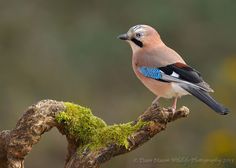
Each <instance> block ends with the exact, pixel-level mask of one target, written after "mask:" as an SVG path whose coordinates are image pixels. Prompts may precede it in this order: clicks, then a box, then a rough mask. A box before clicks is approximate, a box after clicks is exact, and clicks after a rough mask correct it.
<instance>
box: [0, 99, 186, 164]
mask: <svg viewBox="0 0 236 168" xmlns="http://www.w3.org/2000/svg"><path fill="white" fill-rule="evenodd" d="M65 108H66V107H65V106H64V103H63V102H59V101H54V100H43V101H40V102H38V103H37V104H36V105H32V106H30V107H29V108H28V110H27V111H26V112H25V113H24V115H23V116H22V117H21V118H20V119H19V121H18V122H17V124H16V127H15V128H14V129H13V130H4V131H1V132H0V168H7V167H8V168H23V167H24V158H25V156H26V155H28V154H29V152H30V151H31V150H32V147H33V145H34V144H36V143H38V142H39V140H40V137H41V136H42V134H43V133H45V132H47V131H49V130H50V129H51V128H52V127H57V128H58V129H59V131H60V132H61V133H62V134H65V135H66V136H67V140H68V153H67V158H66V161H65V162H66V163H65V167H66V168H80V167H84V168H85V167H86V168H88V167H99V166H100V165H101V164H102V163H104V162H106V161H108V160H110V159H111V158H112V157H114V156H117V155H121V154H124V153H127V152H130V151H132V150H134V149H136V148H138V147H139V146H140V145H142V144H143V143H145V142H146V141H148V140H149V139H150V138H152V137H153V136H154V135H156V134H157V133H159V132H160V131H162V130H164V129H165V128H166V125H167V123H168V122H171V121H174V120H176V119H179V118H182V117H186V116H187V115H188V114H189V110H188V109H187V108H186V107H182V108H181V109H179V110H178V111H176V112H175V113H174V112H173V111H172V110H168V109H165V108H160V107H159V106H157V105H152V106H151V107H149V108H148V109H147V110H146V111H145V112H144V113H143V114H142V115H140V116H139V117H138V119H137V120H135V121H133V122H132V124H134V125H135V124H136V123H137V121H139V120H142V121H148V122H149V123H151V124H148V125H146V126H144V127H142V128H141V129H139V130H137V131H136V132H134V133H133V134H132V135H131V136H129V138H128V141H129V147H128V148H127V147H125V146H120V145H117V144H116V143H114V144H107V145H105V146H106V147H103V148H100V149H98V150H95V151H86V152H83V153H82V154H78V153H77V152H76V149H77V148H78V144H77V143H76V141H75V140H74V139H73V138H72V137H71V135H67V134H66V131H64V128H63V126H62V125H60V124H58V123H57V122H56V120H55V116H56V115H57V114H58V113H60V112H62V111H64V110H65Z"/></svg>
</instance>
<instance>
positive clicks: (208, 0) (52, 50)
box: [0, 0, 236, 168]
mask: <svg viewBox="0 0 236 168" xmlns="http://www.w3.org/2000/svg"><path fill="white" fill-rule="evenodd" d="M235 17H236V1H235V0H224V1H212V0H192V1H189V0H181V1H177V0H175V1H174V0H173V1H164V0H150V1H144V0H136V1H127V0H119V1H115V0H113V1H111V0H100V1H98V0H97V1H95V0H94V1H91V0H86V1H85V0H77V1H75V0H71V1H66V0H57V1H56V0H50V1H43V0H33V1H32V0H31V1H30V0H28V1H27V0H22V1H17V0H0V58H1V59H0V77H1V80H0V93H1V94H0V114H1V120H0V128H1V130H3V129H11V128H13V127H14V125H15V124H16V122H17V120H18V118H19V117H20V116H21V115H22V114H23V112H24V111H25V110H26V108H27V107H28V106H29V105H31V104H33V103H36V102H37V101H39V100H42V99H56V100H63V101H72V102H74V103H78V104H80V105H83V106H88V107H90V108H92V110H93V112H94V114H95V115H97V116H99V117H101V118H103V119H104V120H105V121H106V122H107V123H109V124H113V123H120V122H127V121H130V120H133V119H135V118H136V117H137V116H138V115H140V114H141V113H142V112H143V111H144V110H145V109H146V108H147V107H148V106H149V105H150V103H151V102H152V100H153V99H154V98H155V97H154V95H153V94H152V93H150V92H149V91H148V90H147V89H146V88H145V87H144V86H143V85H142V84H141V83H140V82H139V81H138V79H137V78H136V77H135V75H134V73H133V71H132V68H131V49H130V47H129V46H128V44H126V43H124V42H122V41H119V40H117V39H116V36H117V35H118V34H120V33H124V32H126V31H127V30H128V29H129V28H130V27H131V26H133V25H136V24H148V25H151V26H153V27H155V28H156V29H157V30H158V31H159V33H160V34H161V36H162V39H163V41H164V42H165V43H166V44H167V45H168V46H170V47H171V48H174V49H175V50H176V51H177V52H178V53H179V54H180V55H182V56H183V57H184V59H185V60H186V61H187V62H188V64H189V65H191V66H193V67H194V68H196V69H198V70H199V71H200V72H201V73H202V74H203V77H204V79H205V80H206V81H207V82H208V83H209V84H210V85H211V86H212V88H214V90H215V93H214V97H215V98H216V99H217V100H219V101H220V102H222V103H223V104H225V105H226V106H228V107H229V108H230V110H231V114H229V115H227V116H220V115H217V114H215V113H214V112H213V111H212V110H210V109H209V108H208V107H207V106H206V105H204V104H202V103H201V102H199V101H198V100H197V99H195V98H193V97H190V96H187V97H184V98H182V99H181V100H180V101H179V103H178V106H179V107H180V106H182V105H186V106H188V107H189V108H190V109H191V114H190V116H189V117H188V118H187V119H181V120H178V121H176V122H173V123H170V124H169V125H168V128H167V130H166V131H164V132H162V133H160V134H158V135H157V136H155V137H154V138H153V139H152V140H150V141H149V142H147V143H146V144H145V145H143V146H141V147H140V148H138V149H137V150H135V151H132V152H131V153H128V154H125V155H122V156H119V157H116V158H113V159H112V160H111V161H109V162H108V163H106V164H104V166H103V167H105V168H108V167H112V168H119V167H125V168H128V167H131V168H132V167H157V166H158V167H167V168H168V167H190V166H191V167H196V168H205V167H211V166H212V167H220V168H221V167H222V168H223V167H228V168H233V167H236V121H235V120H236V115H235V110H236V103H235V98H236V87H235V86H236V74H235V73H236V33H235V30H236V19H235ZM170 103H171V101H169V100H161V104H162V105H163V106H168V105H170ZM65 154H66V140H65V137H62V136H61V135H60V134H59V133H58V131H57V130H56V129H54V130H53V131H50V132H49V133H47V134H45V135H44V136H43V138H42V140H41V141H40V143H39V144H37V145H36V146H35V147H34V148H33V150H32V152H31V153H30V155H28V157H27V158H26V167H33V168H41V167H45V168H51V167H63V164H64V158H65ZM194 158H195V161H194ZM216 158H218V159H220V160H221V163H219V162H217V163H216V162H214V161H212V159H216ZM168 159H169V161H168ZM174 159H177V161H176V160H174ZM191 159H192V162H191ZM197 159H198V160H197ZM199 159H203V160H202V161H201V160H200V161H199ZM204 159H209V160H210V161H204ZM227 159H228V160H227ZM178 160H179V162H178Z"/></svg>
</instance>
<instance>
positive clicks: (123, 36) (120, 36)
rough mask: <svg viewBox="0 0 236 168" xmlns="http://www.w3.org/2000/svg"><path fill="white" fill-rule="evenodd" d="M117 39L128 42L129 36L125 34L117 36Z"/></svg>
mask: <svg viewBox="0 0 236 168" xmlns="http://www.w3.org/2000/svg"><path fill="white" fill-rule="evenodd" d="M117 38H118V39H121V40H129V36H128V34H127V33H125V34H120V35H119V36H117Z"/></svg>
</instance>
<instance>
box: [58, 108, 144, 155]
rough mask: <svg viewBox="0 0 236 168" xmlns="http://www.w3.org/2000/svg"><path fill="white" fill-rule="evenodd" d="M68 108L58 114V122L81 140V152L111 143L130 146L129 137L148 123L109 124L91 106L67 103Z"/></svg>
mask: <svg viewBox="0 0 236 168" xmlns="http://www.w3.org/2000/svg"><path fill="white" fill-rule="evenodd" d="M65 106H66V110H65V111H64V112H61V113H59V114H58V115H57V116H56V120H57V122H58V123H64V126H65V130H66V131H67V132H68V133H69V134H70V135H71V136H73V137H74V138H76V139H77V140H79V143H80V146H79V147H80V148H79V149H78V150H79V151H80V152H82V151H84V150H85V149H90V150H96V149H98V148H101V147H104V146H107V145H109V144H111V143H116V144H117V145H121V146H125V147H126V148H128V147H129V142H128V137H129V136H130V135H131V134H132V133H134V132H135V131H137V130H138V129H140V128H142V127H143V126H144V125H146V124H147V123H146V122H143V121H138V122H137V123H136V124H135V125H132V124H131V123H126V124H115V125H110V126H108V125H107V124H106V123H105V122H104V121H103V120H102V119H100V118H98V117H96V116H94V115H93V114H92V112H91V110H90V109H89V108H85V107H82V106H79V105H75V104H73V103H65Z"/></svg>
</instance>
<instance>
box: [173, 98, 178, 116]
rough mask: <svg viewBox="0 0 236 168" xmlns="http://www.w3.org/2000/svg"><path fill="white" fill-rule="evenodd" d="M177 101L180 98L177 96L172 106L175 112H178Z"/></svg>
mask: <svg viewBox="0 0 236 168" xmlns="http://www.w3.org/2000/svg"><path fill="white" fill-rule="evenodd" d="M177 99H178V97H177V96H176V97H175V98H174V102H173V105H172V109H173V111H174V112H175V110H176V105H177Z"/></svg>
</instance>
